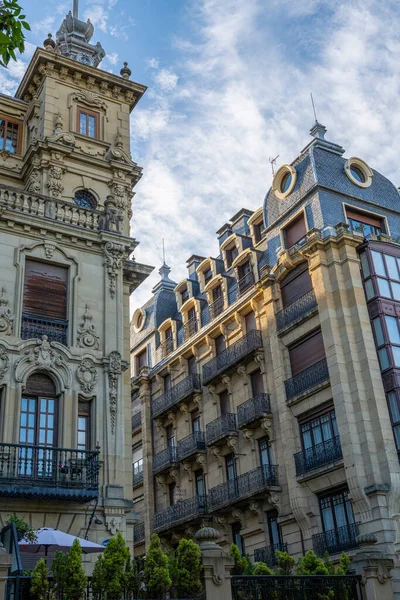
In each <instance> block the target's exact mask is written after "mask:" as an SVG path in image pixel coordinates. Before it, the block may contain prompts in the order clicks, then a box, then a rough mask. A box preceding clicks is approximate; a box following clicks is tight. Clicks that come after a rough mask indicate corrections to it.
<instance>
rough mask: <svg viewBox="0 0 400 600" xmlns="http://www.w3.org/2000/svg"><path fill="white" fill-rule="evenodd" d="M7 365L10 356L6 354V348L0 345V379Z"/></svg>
mask: <svg viewBox="0 0 400 600" xmlns="http://www.w3.org/2000/svg"><path fill="white" fill-rule="evenodd" d="M9 366H10V358H9V356H8V354H7V350H6V348H5V346H0V379H3V377H4V375H5V374H6V371H7V369H8V367H9Z"/></svg>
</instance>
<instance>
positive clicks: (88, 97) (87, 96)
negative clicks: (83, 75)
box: [72, 90, 107, 111]
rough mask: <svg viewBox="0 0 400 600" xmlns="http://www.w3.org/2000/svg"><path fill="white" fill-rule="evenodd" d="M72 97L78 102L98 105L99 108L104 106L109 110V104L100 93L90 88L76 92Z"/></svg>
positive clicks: (104, 108)
mask: <svg viewBox="0 0 400 600" xmlns="http://www.w3.org/2000/svg"><path fill="white" fill-rule="evenodd" d="M72 99H73V100H78V102H83V103H84V104H87V105H88V106H96V107H97V108H102V109H103V110H104V111H106V110H107V104H106V103H105V102H104V100H102V99H101V97H100V96H99V95H98V94H96V93H95V92H92V91H90V90H87V91H81V92H75V93H74V94H73V96H72Z"/></svg>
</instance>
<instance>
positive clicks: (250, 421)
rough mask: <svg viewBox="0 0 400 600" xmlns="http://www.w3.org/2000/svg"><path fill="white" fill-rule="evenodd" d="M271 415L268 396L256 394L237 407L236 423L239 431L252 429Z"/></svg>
mask: <svg viewBox="0 0 400 600" xmlns="http://www.w3.org/2000/svg"><path fill="white" fill-rule="evenodd" d="M270 414H271V403H270V399H269V394H257V396H254V398H250V400H247V402H243V404H239V406H238V407H237V422H238V427H239V429H242V428H243V427H254V426H257V425H258V423H259V422H260V421H261V420H262V419H263V418H264V417H267V416H268V415H270Z"/></svg>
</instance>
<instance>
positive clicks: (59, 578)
mask: <svg viewBox="0 0 400 600" xmlns="http://www.w3.org/2000/svg"><path fill="white" fill-rule="evenodd" d="M51 571H52V573H53V579H54V583H55V589H54V592H55V597H56V600H63V598H64V589H65V581H66V579H67V555H66V554H64V552H61V551H60V550H57V552H56V553H55V555H54V558H53V562H52V565H51Z"/></svg>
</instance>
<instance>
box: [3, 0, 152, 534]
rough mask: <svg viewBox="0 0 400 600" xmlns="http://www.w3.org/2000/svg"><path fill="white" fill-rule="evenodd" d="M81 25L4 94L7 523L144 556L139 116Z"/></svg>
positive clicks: (47, 47)
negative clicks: (135, 422)
mask: <svg viewBox="0 0 400 600" xmlns="http://www.w3.org/2000/svg"><path fill="white" fill-rule="evenodd" d="M92 34H93V26H92V25H91V23H90V21H88V22H87V23H85V22H83V21H81V20H80V19H79V17H78V7H77V2H74V11H73V13H71V11H70V12H69V13H68V15H67V16H66V18H65V19H64V21H63V23H62V25H61V27H60V29H59V31H58V32H57V36H56V41H54V40H53V39H52V37H51V36H49V38H48V39H47V40H45V42H44V49H43V48H38V49H36V51H35V53H34V55H33V57H32V60H31V61H30V63H29V66H28V68H27V71H26V73H25V74H24V76H23V78H22V81H21V83H20V85H19V87H18V90H17V92H16V94H15V96H14V97H8V96H5V95H0V414H1V421H0V423H1V424H0V440H1V441H0V519H1V524H2V525H3V524H4V523H5V521H6V520H7V516H8V514H9V513H11V512H16V513H17V514H18V515H19V516H21V517H24V518H25V519H26V520H27V521H28V522H29V523H30V524H31V525H32V526H33V527H34V528H35V529H37V528H39V527H43V526H48V527H56V528H59V529H61V530H63V531H66V532H69V533H71V534H73V535H80V536H83V537H84V536H85V535H86V534H87V533H88V535H89V538H90V539H92V540H94V541H97V542H101V541H102V540H104V539H106V538H108V537H110V535H111V534H115V533H116V532H117V531H121V532H122V533H123V534H124V536H125V537H126V538H127V540H128V541H129V542H130V543H132V535H133V527H132V525H131V524H130V523H131V517H132V479H131V429H130V425H129V424H130V410H131V408H130V403H131V398H130V373H129V295H130V293H131V291H132V290H133V289H135V288H136V287H137V285H139V284H140V282H141V281H143V280H144V279H145V278H146V277H147V276H148V274H149V273H150V272H151V270H152V269H151V268H150V267H147V266H145V265H141V264H138V263H137V262H135V260H134V258H133V256H132V252H133V250H134V248H135V246H136V245H137V241H136V240H135V239H134V238H131V237H130V234H129V232H130V227H129V221H130V218H131V216H132V214H131V209H130V206H131V197H132V187H133V186H134V185H135V184H136V182H137V181H138V180H139V178H140V176H141V169H140V167H138V165H137V164H136V163H135V162H134V161H133V160H132V158H131V156H130V151H129V149H130V142H129V139H130V138H129V118H130V112H131V111H132V109H133V108H134V106H135V105H136V103H137V101H138V100H139V99H140V98H141V96H142V95H143V93H144V91H145V87H144V86H142V85H139V84H137V83H134V82H133V81H131V80H130V74H131V72H130V70H129V68H128V67H127V65H126V64H125V65H124V67H123V68H122V70H121V76H116V75H113V74H111V73H108V72H106V71H102V70H101V69H100V68H98V65H99V63H100V61H101V59H102V58H103V56H104V50H103V49H102V47H101V46H100V44H99V43H97V44H91V43H90V39H91V37H92Z"/></svg>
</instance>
